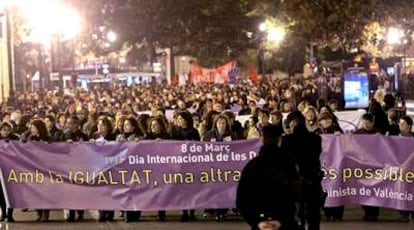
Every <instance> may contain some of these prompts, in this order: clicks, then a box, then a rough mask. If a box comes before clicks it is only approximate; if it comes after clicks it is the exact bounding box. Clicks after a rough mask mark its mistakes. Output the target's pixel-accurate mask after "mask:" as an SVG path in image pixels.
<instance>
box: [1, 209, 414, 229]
mask: <svg viewBox="0 0 414 230" xmlns="http://www.w3.org/2000/svg"><path fill="white" fill-rule="evenodd" d="M180 214H181V213H180V212H178V211H175V212H167V221H166V222H158V221H157V220H156V213H155V212H149V213H148V212H147V213H144V214H143V217H142V218H141V221H139V222H137V223H125V222H123V221H122V220H121V218H120V217H119V213H118V214H117V221H115V222H106V223H98V222H96V221H95V218H96V214H95V213H94V212H87V213H86V214H85V220H84V221H82V222H75V223H66V222H65V221H64V218H63V213H62V211H52V212H51V215H50V221H49V222H47V223H37V222H35V219H36V213H35V212H21V211H19V210H17V211H16V213H15V215H14V216H15V220H16V223H6V222H0V230H3V229H4V230H6V229H7V230H15V229H16V230H17V229H18V230H34V229H47V230H49V229H50V230H56V229H62V230H82V229H88V230H105V229H153V230H190V229H191V230H194V229H197V230H213V229H214V230H249V229H250V228H249V227H248V226H247V225H246V224H245V223H244V222H243V221H242V219H241V218H240V217H238V216H235V215H233V214H230V215H229V216H228V218H227V219H226V220H225V221H223V222H216V221H214V218H213V217H209V218H206V219H202V218H201V211H200V212H198V213H197V214H198V215H197V217H199V219H198V220H197V221H195V222H189V223H181V222H179V218H180ZM362 214H363V212H362V210H361V208H360V207H358V206H353V207H347V208H346V210H345V217H344V221H341V222H328V221H322V227H321V229H322V230H350V229H351V230H398V229H401V230H414V222H399V220H398V219H399V214H398V212H397V211H395V210H389V209H382V210H381V215H380V218H379V221H378V222H375V223H369V222H363V221H362V220H361V218H362Z"/></svg>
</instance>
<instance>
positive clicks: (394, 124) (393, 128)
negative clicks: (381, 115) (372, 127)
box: [387, 109, 400, 136]
mask: <svg viewBox="0 0 414 230" xmlns="http://www.w3.org/2000/svg"><path fill="white" fill-rule="evenodd" d="M387 116H388V122H389V126H388V132H387V133H388V135H389V136H397V135H398V134H400V127H399V124H398V122H399V119H398V113H397V111H396V110H395V109H389V110H388V112H387Z"/></svg>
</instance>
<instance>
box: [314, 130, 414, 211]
mask: <svg viewBox="0 0 414 230" xmlns="http://www.w3.org/2000/svg"><path fill="white" fill-rule="evenodd" d="M323 151H324V152H323V154H322V156H321V163H322V166H323V168H324V171H325V174H326V177H325V179H324V181H323V187H324V189H325V190H326V191H327V192H328V199H327V200H326V203H325V206H338V205H343V204H349V203H354V204H365V205H373V206H380V207H389V208H395V209H399V210H414V202H413V200H414V184H413V182H414V139H413V138H412V137H411V138H410V137H386V136H380V135H375V136H372V135H370V136H367V135H341V136H331V135H328V136H324V137H323Z"/></svg>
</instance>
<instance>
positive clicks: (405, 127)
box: [398, 116, 414, 222]
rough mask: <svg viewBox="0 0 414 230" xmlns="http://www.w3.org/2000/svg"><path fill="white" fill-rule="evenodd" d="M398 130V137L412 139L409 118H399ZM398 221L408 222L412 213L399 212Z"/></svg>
mask: <svg viewBox="0 0 414 230" xmlns="http://www.w3.org/2000/svg"><path fill="white" fill-rule="evenodd" d="M398 126H399V128H400V135H399V136H402V137H414V133H413V132H412V128H413V119H411V117H409V116H402V117H401V118H400V122H399V123H398ZM400 215H401V218H400V221H402V222H408V221H409V220H410V219H411V220H412V219H414V211H400Z"/></svg>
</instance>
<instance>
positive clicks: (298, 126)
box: [281, 111, 325, 230]
mask: <svg viewBox="0 0 414 230" xmlns="http://www.w3.org/2000/svg"><path fill="white" fill-rule="evenodd" d="M286 124H287V126H288V128H289V130H290V134H288V135H286V136H284V138H283V139H282V144H281V147H282V151H284V152H285V153H286V154H287V155H288V156H289V157H290V158H291V159H294V160H295V162H296V165H297V168H298V173H299V176H300V181H301V184H302V187H301V193H300V194H301V196H300V198H298V203H299V204H300V208H299V217H300V219H301V223H300V224H301V227H302V228H303V227H305V225H306V224H307V225H308V230H319V229H320V218H321V217H320V208H321V207H322V206H323V204H324V202H325V201H324V199H323V198H324V197H325V196H323V195H324V193H323V191H322V186H321V181H322V178H323V172H322V170H321V162H320V159H319V158H320V154H321V152H322V138H321V137H320V136H319V135H317V134H315V133H312V132H309V130H308V129H307V128H306V119H305V117H304V116H303V114H302V113H301V112H299V111H294V112H292V113H290V114H289V115H288V116H287V118H286ZM298 143H300V144H298Z"/></svg>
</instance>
